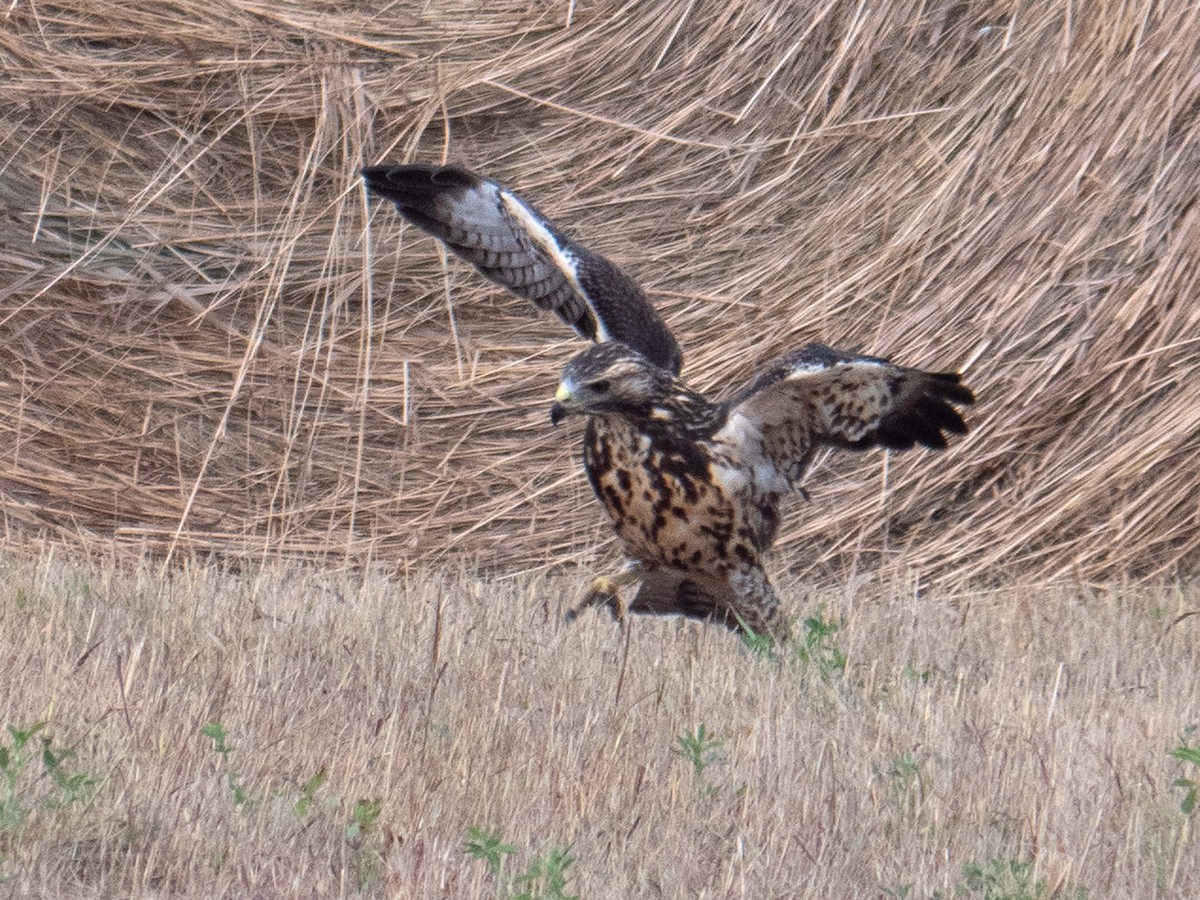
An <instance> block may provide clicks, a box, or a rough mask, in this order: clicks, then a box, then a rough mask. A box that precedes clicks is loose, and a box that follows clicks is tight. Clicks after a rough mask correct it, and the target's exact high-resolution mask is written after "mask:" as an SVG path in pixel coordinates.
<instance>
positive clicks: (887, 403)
mask: <svg viewBox="0 0 1200 900" xmlns="http://www.w3.org/2000/svg"><path fill="white" fill-rule="evenodd" d="M959 381H960V377H959V375H958V374H956V373H952V372H923V371H921V370H920V369H909V368H905V367H903V366H897V365H894V364H893V363H891V362H889V361H888V360H886V359H879V358H877V357H874V356H859V355H857V354H853V353H843V352H841V351H838V350H834V349H832V348H830V347H826V346H824V345H823V344H809V345H807V346H806V347H803V348H801V349H800V350H797V351H795V352H793V353H789V354H788V355H786V356H784V357H781V358H780V359H778V360H776V361H775V362H774V363H772V364H771V365H770V366H768V367H767V369H765V370H764V371H763V372H762V373H761V374H759V376H758V377H757V378H755V379H754V380H753V381H752V382H750V384H748V385H746V387H744V388H743V389H742V390H741V391H739V392H738V393H737V394H735V395H734V396H733V397H732V398H730V399H729V400H728V401H727V402H726V410H727V414H726V419H725V423H724V425H723V426H722V427H721V429H720V431H718V433H717V435H716V438H717V439H718V440H722V441H724V442H725V443H727V444H728V445H731V446H732V448H733V450H734V453H735V455H736V457H737V459H738V460H739V462H740V463H741V464H742V465H743V466H745V467H746V468H747V469H748V470H750V471H752V472H754V473H755V478H756V479H758V480H760V481H761V480H767V481H773V482H775V483H774V484H773V485H772V486H773V487H774V488H776V489H778V488H780V487H782V486H783V485H782V484H780V483H779V480H780V479H783V480H785V481H786V483H787V485H794V484H796V483H797V482H798V481H799V480H800V478H801V477H803V475H804V470H805V469H806V468H807V467H808V464H809V462H810V461H811V460H812V456H813V454H814V453H815V452H816V451H817V450H818V449H820V448H821V447H822V446H833V447H845V448H847V449H850V450H865V449H867V448H869V447H876V446H878V447H887V448H888V449H891V450H908V449H910V448H911V447H912V446H913V445H914V444H921V445H923V446H925V447H930V448H932V449H935V450H941V449H943V448H945V446H946V433H949V434H966V432H967V426H966V423H965V422H963V418H962V415H961V414H960V413H959V412H958V410H957V409H955V406H956V405H957V406H965V405H968V404H971V403H974V402H975V397H974V395H973V394H972V393H971V391H970V390H968V389H967V388H966V387H964V386H963V385H962V384H960V383H959ZM764 464H765V469H764Z"/></svg>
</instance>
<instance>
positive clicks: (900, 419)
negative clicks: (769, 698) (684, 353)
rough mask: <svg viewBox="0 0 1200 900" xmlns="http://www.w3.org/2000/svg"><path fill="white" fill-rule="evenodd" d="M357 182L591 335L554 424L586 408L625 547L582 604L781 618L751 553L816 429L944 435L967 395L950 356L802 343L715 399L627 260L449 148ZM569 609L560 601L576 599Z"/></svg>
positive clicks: (766, 621) (919, 440)
mask: <svg viewBox="0 0 1200 900" xmlns="http://www.w3.org/2000/svg"><path fill="white" fill-rule="evenodd" d="M363 177H364V178H365V179H366V182H367V185H368V187H369V188H370V189H371V190H372V191H373V192H375V193H377V194H380V195H381V196H384V197H386V198H388V199H390V200H392V201H393V202H395V204H396V207H397V209H398V210H399V212H400V214H401V215H403V216H404V218H405V219H407V220H408V221H409V222H411V223H413V224H414V225H417V226H418V227H419V228H422V229H423V230H425V231H427V232H429V233H430V234H432V235H434V236H435V237H437V238H439V239H440V240H442V241H443V242H444V243H445V244H446V245H447V246H448V247H449V248H450V249H451V250H453V251H454V252H455V253H457V254H458V255H459V256H461V257H463V258H464V259H466V260H467V261H469V262H471V263H472V264H473V265H475V267H476V268H478V269H479V271H480V272H481V273H482V274H483V275H485V276H486V277H487V278H489V279H491V280H492V281H495V282H496V283H498V284H501V285H503V286H505V287H507V288H508V289H509V290H512V291H513V292H515V293H517V294H519V295H520V296H523V297H526V298H528V299H530V300H531V301H533V302H534V303H535V304H536V305H537V306H538V307H539V308H542V309H546V310H550V311H552V312H554V313H555V314H556V315H558V316H559V318H561V319H562V320H563V321H565V322H566V323H567V324H569V325H571V326H572V327H573V328H574V329H575V330H576V331H577V332H578V333H579V334H580V335H581V336H584V337H588V338H591V339H592V340H594V341H596V342H597V343H596V345H595V346H594V347H592V348H591V349H589V350H587V351H585V352H583V353H581V354H579V355H578V356H576V357H575V358H574V359H572V360H571V361H570V362H569V363H568V364H567V365H566V367H565V368H564V369H563V373H562V378H561V381H560V385H559V389H558V393H557V395H556V397H555V401H554V405H553V406H552V407H551V413H550V416H551V421H552V422H553V423H555V424H557V423H558V422H559V421H560V420H561V419H562V418H563V417H565V416H567V415H583V416H586V417H587V418H588V423H587V429H586V431H585V435H584V453H583V456H584V467H585V469H586V471H587V475H588V479H589V480H590V481H591V484H592V488H593V490H594V491H595V493H596V496H597V497H598V498H599V499H600V501H601V503H602V504H603V505H604V507H605V509H606V511H607V512H608V514H609V517H610V518H611V519H612V521H613V525H614V527H615V529H616V532H617V536H618V537H619V538H620V540H621V543H622V546H623V548H624V550H625V554H626V556H627V558H628V562H627V564H626V566H625V568H624V569H623V570H622V571H621V572H620V573H618V574H617V575H614V576H610V577H602V578H597V579H596V580H595V582H594V583H593V585H592V589H591V591H590V592H589V593H588V596H587V597H586V598H585V599H584V602H583V604H581V608H582V607H583V606H588V605H605V606H608V607H609V608H610V609H611V610H612V611H613V612H614V614H616V615H618V616H620V615H623V613H624V612H625V608H624V607H623V606H622V605H621V602H620V599H619V589H620V588H621V587H622V586H624V585H626V584H630V583H632V582H634V581H640V582H641V585H640V587H639V589H638V591H637V593H636V595H635V596H634V598H633V600H632V602H631V603H630V604H629V606H628V611H631V612H639V613H653V614H677V615H684V616H690V617H693V618H700V619H711V620H714V621H717V622H720V623H722V624H724V625H726V626H728V627H730V628H734V629H739V630H745V629H749V630H752V631H755V632H768V633H772V634H775V635H778V634H781V633H782V632H783V631H784V630H785V628H786V626H785V623H784V622H783V621H782V618H783V617H781V616H780V615H779V601H778V598H777V596H776V594H775V591H774V589H773V588H772V587H771V583H770V580H769V579H768V578H767V575H766V572H765V570H764V569H763V566H762V559H763V556H764V555H765V554H766V553H767V552H768V551H769V550H770V549H771V546H772V544H773V543H774V540H775V534H776V531H777V529H778V525H779V504H780V502H781V501H782V499H783V498H784V497H785V496H786V495H787V494H788V493H789V492H791V491H792V490H795V489H797V488H799V485H800V481H801V479H802V478H803V476H804V474H805V472H806V470H807V468H808V466H809V464H810V463H811V462H812V459H813V456H814V454H815V453H816V452H817V451H818V450H820V449H822V448H826V447H840V448H845V449H850V450H865V449H867V448H870V447H877V446H878V447H885V448H888V449H893V450H907V449H909V448H911V447H913V446H915V445H917V444H920V445H922V446H925V447H929V448H931V449H935V450H940V449H943V448H945V446H946V437H945V435H946V434H947V433H949V434H965V433H966V430H967V429H966V425H965V423H964V422H963V419H962V416H961V415H960V414H959V412H958V410H957V409H956V408H955V407H956V406H962V405H967V404H970V403H972V402H974V397H973V396H972V394H971V392H970V391H969V390H968V389H967V388H966V387H964V386H963V385H962V384H960V383H959V376H958V375H957V374H954V373H931V372H923V371H920V370H918V369H910V368H905V367H903V366H897V365H895V364H893V363H891V362H889V361H888V360H885V359H880V358H877V357H871V356H859V355H856V354H852V353H844V352H841V351H838V350H834V349H832V348H829V347H826V346H824V345H822V344H809V345H807V346H805V347H803V348H801V349H800V350H797V351H795V352H793V353H789V354H787V355H786V356H783V357H781V358H780V359H778V360H776V361H774V362H773V363H770V364H769V365H768V366H766V367H765V368H764V369H763V370H762V371H761V372H760V373H759V374H758V375H757V376H756V377H755V378H754V379H752V380H751V381H750V382H749V383H748V384H747V385H746V386H745V387H743V388H742V389H741V390H739V391H737V392H735V393H734V394H732V395H731V396H730V397H729V398H728V399H727V400H725V401H723V402H719V403H714V402H710V401H709V400H707V399H706V398H705V397H703V396H702V395H700V394H698V393H696V392H695V391H693V390H691V389H690V388H689V387H687V385H686V384H685V383H684V382H683V381H681V380H680V378H679V371H680V368H681V360H682V357H681V354H680V352H679V347H678V344H677V343H676V341H675V338H674V336H673V335H672V334H671V332H670V331H669V330H668V329H667V327H666V325H665V324H664V323H663V321H662V319H661V317H659V315H658V313H657V312H656V311H655V310H654V309H653V307H652V306H651V305H650V304H649V302H648V301H647V300H646V297H645V295H644V294H643V293H642V291H641V289H640V288H638V286H637V285H636V283H634V282H633V280H632V279H630V278H629V276H627V275H625V274H624V273H623V272H621V270H620V269H618V268H617V267H616V266H615V265H613V264H612V263H611V262H609V261H608V260H606V259H604V257H602V256H600V255H598V254H596V253H593V252H591V251H590V250H587V249H586V248H584V247H583V246H581V245H580V244H578V243H576V242H575V241H573V240H571V239H570V238H568V237H567V236H566V235H564V234H563V233H562V232H561V231H559V230H558V229H557V228H556V227H555V226H554V225H552V224H551V223H550V222H549V220H548V219H546V217H545V216H544V215H542V214H541V213H540V212H539V211H538V210H537V209H536V208H535V207H534V206H532V205H531V204H529V203H528V202H527V201H524V200H522V199H521V198H520V197H518V196H517V195H516V194H514V193H513V192H512V191H509V190H508V189H507V188H504V187H502V186H500V185H498V184H496V183H495V182H492V181H489V180H487V179H485V178H482V177H480V176H478V175H475V174H474V173H472V172H470V171H468V170H466V169H463V168H461V167H458V166H447V167H441V168H439V167H434V166H425V165H417V166H376V167H372V168H368V169H364V170H363ZM572 615H573V613H572Z"/></svg>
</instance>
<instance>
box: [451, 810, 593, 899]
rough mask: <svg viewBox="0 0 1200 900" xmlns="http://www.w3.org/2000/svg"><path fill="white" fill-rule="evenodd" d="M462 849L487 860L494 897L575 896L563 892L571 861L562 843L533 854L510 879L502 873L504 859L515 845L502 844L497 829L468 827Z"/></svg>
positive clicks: (552, 897) (475, 857) (483, 860)
mask: <svg viewBox="0 0 1200 900" xmlns="http://www.w3.org/2000/svg"><path fill="white" fill-rule="evenodd" d="M463 849H464V850H465V851H466V853H467V855H468V856H471V857H472V858H474V859H478V860H481V861H482V862H484V863H486V864H487V867H488V872H490V873H491V875H492V878H493V880H494V881H495V886H496V898H497V900H579V897H578V895H576V894H568V893H567V892H566V891H567V869H569V868H570V867H571V865H572V864H573V863H574V862H575V860H574V858H573V857H572V856H571V854H570V852H569V851H568V849H567V848H566V847H551V848H550V849H549V850H548V851H547V852H546V853H545V854H544V855H542V856H535V857H534V858H533V859H532V860H531V861H530V862H529V865H528V866H527V867H526V869H525V871H524V872H523V873H522V874H520V875H517V876H516V877H515V878H513V879H512V881H511V883H510V882H509V881H508V879H507V878H506V877H505V875H504V862H505V860H506V859H507V858H508V857H510V856H512V855H514V854H515V853H516V852H517V848H516V847H514V846H513V845H512V844H506V843H505V842H504V841H503V840H502V839H501V837H500V834H499V832H495V831H488V830H486V829H483V828H468V829H467V837H466V840H465V841H463Z"/></svg>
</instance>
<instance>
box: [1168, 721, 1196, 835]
mask: <svg viewBox="0 0 1200 900" xmlns="http://www.w3.org/2000/svg"><path fill="white" fill-rule="evenodd" d="M1195 734H1196V726H1195V725H1189V726H1188V727H1187V728H1185V729H1184V730H1183V741H1182V743H1180V745H1179V746H1178V747H1176V748H1175V749H1174V750H1172V751H1171V755H1172V756H1173V757H1175V758H1176V759H1178V760H1180V761H1181V762H1185V763H1191V764H1192V765H1193V766H1195V769H1194V770H1193V774H1192V777H1188V776H1186V775H1184V776H1182V777H1180V778H1176V779H1175V781H1174V782H1173V785H1174V786H1175V787H1177V788H1180V789H1181V790H1183V792H1184V795H1183V800H1181V801H1180V803H1179V808H1180V809H1181V810H1183V812H1184V813H1185V814H1186V815H1189V816H1190V815H1192V813H1194V812H1195V811H1196V802H1197V800H1198V799H1200V746H1196V745H1193V744H1192V743H1191V741H1192V739H1193V737H1194V736H1195Z"/></svg>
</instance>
